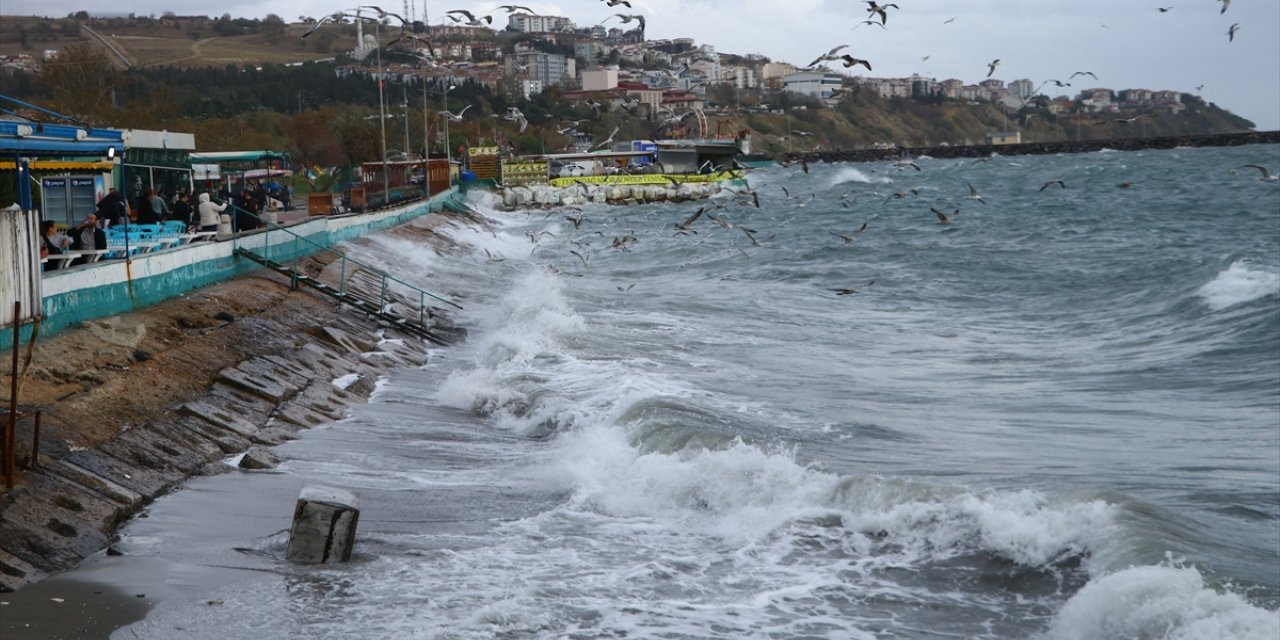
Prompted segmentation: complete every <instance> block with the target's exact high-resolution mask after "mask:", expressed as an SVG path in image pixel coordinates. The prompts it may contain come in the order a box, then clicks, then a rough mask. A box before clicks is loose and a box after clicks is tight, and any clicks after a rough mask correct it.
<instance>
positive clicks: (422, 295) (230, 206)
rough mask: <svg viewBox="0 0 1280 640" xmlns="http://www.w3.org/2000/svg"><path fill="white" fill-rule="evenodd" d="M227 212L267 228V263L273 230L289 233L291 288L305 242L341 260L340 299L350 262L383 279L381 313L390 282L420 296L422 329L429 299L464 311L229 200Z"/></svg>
mask: <svg viewBox="0 0 1280 640" xmlns="http://www.w3.org/2000/svg"><path fill="white" fill-rule="evenodd" d="M227 208H228V209H230V210H231V212H232V215H233V216H234V215H235V214H236V213H243V214H245V215H248V216H251V217H253V218H254V219H256V220H258V221H259V222H261V223H263V225H264V226H265V229H266V231H265V232H264V234H263V254H262V257H263V259H264V260H270V259H271V242H270V237H271V235H270V234H271V230H272V229H273V228H274V229H276V230H279V231H284V232H285V233H287V234H289V235H291V236H293V242H294V252H293V255H294V260H293V273H292V282H291V283H290V284H292V285H293V286H297V279H298V268H299V266H300V265H301V262H302V255H301V254H300V253H299V252H298V250H297V244H298V242H299V241H302V242H304V243H306V244H309V245H312V246H314V247H316V248H318V249H320V250H321V251H327V252H330V253H332V254H334V255H336V256H337V257H338V259H339V260H340V263H339V266H340V269H341V271H340V273H339V276H338V278H339V279H338V293H339V294H340V295H343V296H345V295H346V293H347V291H346V287H347V263H348V262H350V263H351V264H353V265H355V266H357V267H360V268H361V269H364V270H366V271H369V272H372V273H375V274H377V275H379V276H381V278H382V282H381V286H380V287H379V292H378V309H380V310H381V309H384V308H386V299H387V282H388V281H391V282H395V283H398V284H401V285H403V286H405V287H408V288H409V289H412V290H414V291H416V292H418V324H419V325H421V326H424V327H425V326H427V325H426V323H425V321H426V320H427V318H426V317H425V316H426V309H427V305H426V298H428V297H430V298H432V299H434V300H438V301H440V302H443V303H445V304H448V305H451V306H453V307H456V308H458V309H461V308H462V305H460V304H458V303H456V302H454V301H452V300H447V299H445V298H442V297H440V296H438V295H436V294H434V293H431V292H430V291H426V290H425V289H421V288H419V287H417V286H414V285H412V284H410V283H408V282H405V281H404V280H401V279H400V278H397V277H395V276H393V275H391V274H389V273H387V272H385V271H383V270H381V269H378V268H376V267H372V266H369V265H367V264H364V263H363V262H360V261H359V260H354V259H352V258H348V257H347V256H346V254H344V253H342V252H340V251H336V250H334V249H333V248H331V247H327V246H325V245H323V244H320V243H318V242H316V241H314V240H312V239H310V238H307V237H304V236H302V235H300V234H297V233H294V232H293V231H291V230H289V229H288V228H287V227H285V226H283V225H281V224H279V223H276V222H271V221H270V220H267V219H266V218H263V217H262V216H259V215H258V214H256V213H253V212H252V211H247V210H245V209H242V208H240V207H237V206H236V205H235V204H234V203H233V202H231V201H230V200H227ZM233 219H234V217H233ZM239 234H240V232H239V231H237V232H236V233H235V234H233V235H232V237H231V242H232V248H233V249H235V248H236V238H237V237H238V236H239Z"/></svg>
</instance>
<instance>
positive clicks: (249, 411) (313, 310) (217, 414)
mask: <svg viewBox="0 0 1280 640" xmlns="http://www.w3.org/2000/svg"><path fill="white" fill-rule="evenodd" d="M445 220H446V216H445V215H443V214H438V215H432V216H423V217H420V218H417V219H415V220H412V221H411V222H409V224H408V225H407V227H406V228H405V231H404V232H405V233H409V234H412V235H414V237H416V238H418V239H420V240H422V241H424V242H427V243H433V239H432V238H433V237H438V236H434V234H433V233H432V231H431V230H432V229H433V228H434V226H435V225H437V224H442V223H445V222H444V221H445ZM368 228H369V227H368V226H366V227H365V229H368ZM352 231H354V227H353V228H352ZM335 241H336V239H335ZM209 250H213V249H209ZM437 250H447V247H445V248H442V247H440V246H437ZM257 273H258V274H260V275H261V277H258V276H257V275H250V276H249V277H242V278H237V279H233V280H230V281H228V282H223V283H221V284H217V285H214V286H213V287H210V288H207V289H203V290H202V291H201V292H200V293H199V294H196V295H191V296H183V297H179V298H174V299H171V300H167V301H165V302H163V303H161V304H159V305H157V306H155V307H147V308H143V309H139V310H137V311H134V312H131V313H129V314H127V315H125V316H119V317H116V318H112V320H120V321H121V322H122V324H130V325H138V326H141V328H143V329H145V330H146V333H148V334H154V335H155V336H157V337H155V338H151V342H150V344H149V345H148V346H147V348H148V349H152V350H153V351H152V352H151V353H149V354H145V357H143V358H139V357H138V356H137V355H135V356H134V358H135V359H134V360H133V361H130V360H124V362H125V363H127V365H121V364H119V363H120V362H121V360H120V359H119V358H120V356H119V355H118V354H119V353H120V352H123V353H126V354H127V353H128V352H129V350H130V348H131V347H117V348H115V349H114V351H111V349H110V347H109V346H107V345H104V343H102V342H101V341H100V340H99V339H98V338H97V337H95V335H96V334H95V335H90V334H91V333H93V332H91V331H90V330H89V329H86V328H76V329H72V330H68V331H65V332H63V333H62V334H60V335H58V336H54V337H52V338H48V339H46V338H43V337H42V338H41V343H42V344H43V343H48V342H51V341H69V344H71V345H73V350H74V351H76V352H79V351H86V352H87V351H95V352H96V351H102V352H103V353H102V354H95V355H94V356H92V357H89V358H88V359H89V360H91V361H96V362H99V363H101V362H102V360H103V359H104V358H106V359H107V360H108V361H107V363H106V364H105V365H101V364H99V365H96V366H99V367H105V369H100V370H98V371H92V370H91V371H84V372H80V370H79V369H78V367H80V366H82V363H80V362H56V361H55V362H47V361H46V362H41V360H40V358H39V357H37V359H36V361H35V363H37V364H41V365H42V366H41V369H43V371H37V373H36V375H35V376H34V377H33V379H32V380H31V381H30V383H29V392H32V393H34V392H36V391H38V389H30V387H32V386H39V385H42V384H44V385H48V384H50V376H51V375H53V374H56V370H57V369H67V368H72V369H77V371H76V372H75V373H74V374H73V375H74V376H75V377H76V379H77V380H79V379H81V378H83V379H84V380H85V381H86V382H85V384H84V386H85V389H84V390H83V391H78V392H76V393H75V394H68V395H77V396H82V397H83V399H84V400H85V403H86V404H88V405H89V406H90V411H89V414H90V417H88V418H81V420H80V421H72V422H71V423H67V422H66V421H65V420H63V421H59V420H57V418H58V414H59V412H62V411H65V409H63V406H64V405H65V404H66V402H60V401H61V400H62V398H59V399H58V400H59V402H50V403H49V404H47V405H42V407H43V409H44V411H45V416H44V417H45V428H44V434H43V436H42V438H41V442H40V451H39V456H38V463H39V464H38V467H37V469H36V470H34V471H28V469H29V468H30V467H31V463H32V457H33V456H32V453H31V446H30V445H31V442H32V427H33V424H32V421H31V420H30V418H24V419H22V420H20V422H19V430H18V456H17V458H18V460H17V461H18V465H19V468H20V469H21V470H22V471H21V473H20V474H19V482H18V484H17V486H15V488H14V489H12V490H10V491H7V492H4V493H0V592H4V591H13V590H16V589H19V588H21V587H23V586H25V585H28V584H31V583H34V582H38V581H40V580H43V579H44V578H46V577H48V576H49V575H52V574H54V573H57V572H61V571H65V570H67V569H70V568H72V567H74V566H76V565H77V564H78V563H80V562H81V561H82V560H84V559H85V558H87V557H89V556H91V555H93V554H96V553H100V552H102V551H103V550H104V549H107V548H108V547H109V545H110V544H111V543H112V541H113V539H114V538H113V537H114V535H115V532H116V530H117V529H118V528H119V527H120V526H121V525H122V524H123V523H124V522H126V521H127V520H128V519H129V518H130V517H132V516H134V515H136V514H137V513H138V512H140V511H141V510H143V509H144V508H145V507H146V505H148V504H149V503H150V502H151V501H152V500H154V499H155V498H156V497H158V496H160V495H162V494H164V493H166V492H168V491H171V490H173V489H175V488H177V487H178V486H180V485H181V484H182V483H183V482H184V481H186V480H187V479H188V478H190V477H192V476H194V475H200V474H210V473H221V472H228V471H236V468H235V467H233V466H232V465H230V464H227V463H225V462H224V460H227V459H228V458H229V457H231V456H233V455H235V454H238V453H244V452H248V454H247V455H246V456H245V457H244V458H243V459H242V460H241V461H240V462H239V465H238V466H239V467H240V469H249V470H252V469H262V468H269V466H270V465H271V456H270V454H269V453H268V452H265V451H263V450H262V449H263V448H264V447H270V446H272V445H275V444H279V443H281V442H284V441H286V440H289V439H293V438H296V437H298V436H297V434H298V432H299V431H301V430H304V429H307V428H310V427H312V426H315V425H319V424H323V423H328V422H332V421H334V420H338V419H341V418H342V417H344V415H345V407H347V406H349V405H351V404H354V403H357V402H361V401H363V400H364V399H366V398H367V397H368V395H369V394H370V393H371V392H372V391H373V389H374V381H375V380H377V378H378V376H379V375H380V374H381V373H382V372H383V371H386V370H388V369H390V368H394V367H405V366H420V365H422V364H423V363H424V362H425V357H426V349H425V346H424V345H423V344H422V343H421V342H420V341H419V340H417V339H416V338H412V337H410V336H403V337H404V338H405V339H404V340H386V339H383V335H384V332H389V331H392V329H391V328H389V327H387V326H381V325H380V324H379V323H378V322H376V321H374V320H372V319H370V318H368V317H366V316H365V315H364V314H362V313H360V312H357V311H353V310H351V309H350V308H349V307H344V306H340V305H337V304H335V303H334V302H333V301H332V300H330V299H329V298H325V297H323V296H321V295H319V294H317V293H314V292H311V291H309V290H306V289H300V290H290V288H289V281H288V279H287V278H285V277H284V276H280V275H278V274H275V273H273V272H269V271H262V270H260V271H258V272H257ZM315 277H316V279H318V280H321V281H324V282H327V283H330V284H336V282H337V281H338V280H345V281H346V282H347V283H348V284H347V289H348V290H351V291H359V290H361V289H362V288H363V287H364V286H365V285H364V284H362V282H361V278H360V274H359V273H353V272H352V270H344V269H343V268H342V266H341V265H340V264H339V263H337V262H334V263H331V264H329V265H328V266H326V267H323V268H322V270H321V271H320V272H319V273H316V274H315ZM255 288H256V289H257V290H259V291H261V290H267V291H270V292H272V293H271V299H270V301H269V302H266V303H262V307H264V308H266V309H267V310H266V311H262V312H259V313H257V314H254V315H246V316H243V317H241V316H240V315H239V314H237V315H236V317H234V319H231V320H224V321H221V322H208V323H202V324H201V325H200V326H199V327H189V326H188V325H187V323H189V322H193V321H197V320H199V318H197V317H196V316H195V315H193V314H194V313H202V314H205V315H207V313H208V307H207V306H206V307H204V308H203V310H194V309H193V305H195V304H197V302H196V301H199V302H198V303H199V304H201V305H214V308H217V307H218V306H219V305H221V304H224V303H217V302H209V300H218V299H221V300H244V299H246V297H249V296H253V295H255V293H254V291H251V289H255ZM365 293H368V292H365ZM257 295H258V296H259V297H261V295H260V294H257ZM375 297H376V294H375ZM393 301H394V302H397V303H399V304H407V302H406V301H404V300H399V299H398V297H396V296H393ZM205 315H202V316H200V317H205ZM175 323H176V324H177V325H178V327H179V328H178V329H173V327H174V325H175ZM95 324H96V323H95ZM142 325H145V326H142ZM165 327H169V333H168V334H165V333H164V328H165ZM436 329H437V331H440V332H441V333H442V334H443V335H447V336H450V337H451V338H453V339H458V338H460V336H461V332H460V331H458V330H456V329H454V328H453V327H452V326H451V325H450V323H449V321H448V319H447V318H444V317H440V316H437V318H436ZM175 331H176V332H177V333H176V334H175V333H174V332H175ZM177 334H181V335H182V336H183V338H182V339H181V340H176V341H175V340H172V339H165V340H161V339H160V338H159V336H160V335H169V336H173V335H177ZM394 335H395V334H392V335H391V336H387V337H392V336H394ZM219 336H221V338H220V337H219ZM161 343H163V344H161ZM227 343H232V344H243V345H245V346H244V348H243V349H242V350H241V352H243V353H246V354H248V357H247V358H245V357H244V356H238V357H236V359H230V358H229V357H228V358H223V359H221V360H220V361H219V364H218V365H216V366H214V367H211V368H205V369H202V370H204V371H208V373H207V374H203V377H200V378H198V380H199V382H198V383H197V384H198V385H199V386H196V385H195V384H193V385H191V386H189V387H185V386H184V387H181V389H180V390H179V391H178V392H176V393H177V394H180V395H174V394H171V396H172V397H175V399H176V401H175V402H172V403H170V402H165V403H163V404H162V405H158V406H151V405H152V404H155V403H154V402H149V401H148V400H147V398H150V397H152V396H149V395H148V394H147V390H144V389H142V388H140V387H139V386H138V385H139V384H146V383H145V382H141V381H142V380H153V381H154V380H155V379H157V378H158V379H160V380H163V379H165V377H166V376H170V377H173V378H181V376H179V375H177V373H178V371H179V370H190V369H196V368H198V367H199V365H200V364H201V362H203V361H205V360H207V359H209V358H210V357H211V356H210V350H211V349H214V350H217V349H221V347H219V346H218V345H221V344H227ZM60 352H61V353H66V352H67V351H66V350H62V351H60ZM109 352H110V353H109ZM111 353H116V354H117V355H111ZM134 353H135V354H137V353H138V352H137V351H134ZM125 357H126V358H127V357H128V356H125ZM219 367H220V368H219ZM156 368H158V369H156ZM175 368H177V369H175ZM146 369H156V371H157V372H155V373H153V374H151V375H152V377H150V378H142V377H136V378H135V377H134V376H135V374H138V375H139V376H141V375H142V372H143V371H144V370H146ZM104 377H105V378H116V380H115V382H119V383H120V384H117V385H115V386H111V383H104V382H102V380H101V379H102V378H104ZM181 379H183V380H186V379H188V378H181ZM340 381H341V382H340ZM95 385H96V387H95ZM122 386H123V387H124V388H125V389H126V391H125V392H124V393H125V394H126V395H128V396H130V398H131V399H132V401H131V402H127V403H126V404H127V405H128V409H127V414H126V417H123V418H119V419H118V420H119V421H116V420H108V419H106V418H104V417H102V416H100V415H99V414H97V412H96V411H95V410H93V407H101V406H105V404H106V402H107V401H108V400H110V399H118V398H115V396H118V395H119V394H120V388H121V387H122ZM91 387H92V388H91ZM67 402H71V400H67ZM144 416H154V417H152V418H146V417H144ZM51 418H52V419H51ZM86 419H87V420H89V421H96V422H98V423H99V424H96V425H94V427H96V428H97V429H98V430H99V431H101V430H103V429H110V433H111V434H113V435H110V436H108V437H105V438H103V439H101V440H99V441H93V440H91V439H90V438H89V437H88V436H87V435H86V434H85V433H84V432H85V431H86V430H87V429H86V427H84V426H81V425H84V424H85V423H84V420H86ZM104 421H105V422H104ZM60 422H61V424H60ZM50 423H53V424H50ZM51 426H52V427H59V426H60V427H61V429H56V428H55V429H50V427H51ZM239 472H250V473H251V472H252V471H239ZM285 516H287V514H285Z"/></svg>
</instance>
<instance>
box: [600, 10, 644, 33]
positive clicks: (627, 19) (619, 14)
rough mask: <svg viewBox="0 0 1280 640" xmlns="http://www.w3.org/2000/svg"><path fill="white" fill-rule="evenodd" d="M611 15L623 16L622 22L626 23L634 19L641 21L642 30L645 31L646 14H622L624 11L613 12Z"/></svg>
mask: <svg viewBox="0 0 1280 640" xmlns="http://www.w3.org/2000/svg"><path fill="white" fill-rule="evenodd" d="M609 17H610V18H613V17H617V18H621V19H622V24H626V23H628V22H631V21H632V20H635V21H636V22H639V23H640V30H641V31H644V16H642V15H639V14H636V15H626V14H622V13H615V14H613V15H612V16H609ZM608 19H609V18H605V20H608Z"/></svg>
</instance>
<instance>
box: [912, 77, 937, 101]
mask: <svg viewBox="0 0 1280 640" xmlns="http://www.w3.org/2000/svg"><path fill="white" fill-rule="evenodd" d="M935 85H936V81H935V80H934V79H933V78H925V77H923V76H921V75H919V74H915V75H912V76H911V97H912V98H927V97H929V96H931V95H933V92H934V86H935Z"/></svg>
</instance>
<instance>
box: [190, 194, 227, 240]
mask: <svg viewBox="0 0 1280 640" xmlns="http://www.w3.org/2000/svg"><path fill="white" fill-rule="evenodd" d="M226 208H227V204H226V203H225V202H224V203H222V204H217V203H215V202H212V201H211V200H209V194H207V193H202V194H200V203H199V204H198V205H196V213H198V214H200V231H217V230H218V220H219V219H221V215H220V214H221V213H222V211H223V210H224V209H226Z"/></svg>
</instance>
